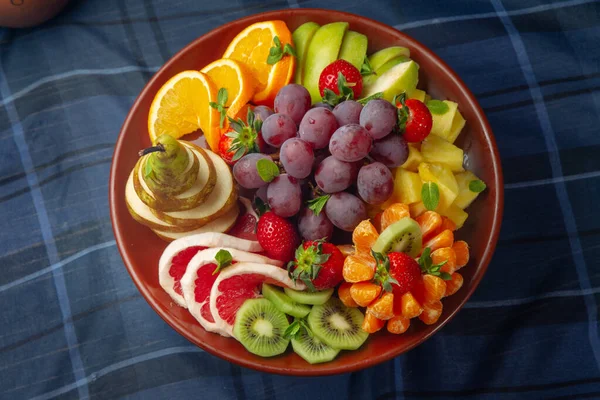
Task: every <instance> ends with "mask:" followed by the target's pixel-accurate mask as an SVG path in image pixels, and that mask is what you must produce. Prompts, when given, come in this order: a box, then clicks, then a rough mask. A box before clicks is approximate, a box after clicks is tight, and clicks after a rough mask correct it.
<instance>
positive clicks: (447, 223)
mask: <svg viewBox="0 0 600 400" xmlns="http://www.w3.org/2000/svg"><path fill="white" fill-rule="evenodd" d="M446 229H450V230H451V231H452V232H454V231H455V230H456V224H455V223H454V221H452V220H451V219H450V218H448V217H445V216H443V217H442V226H441V227H440V232H441V231H443V230H446Z"/></svg>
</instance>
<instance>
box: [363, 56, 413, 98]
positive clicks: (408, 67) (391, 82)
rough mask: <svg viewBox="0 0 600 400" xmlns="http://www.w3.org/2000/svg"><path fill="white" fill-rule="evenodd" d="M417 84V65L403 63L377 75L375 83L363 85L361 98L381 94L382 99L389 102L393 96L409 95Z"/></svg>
mask: <svg viewBox="0 0 600 400" xmlns="http://www.w3.org/2000/svg"><path fill="white" fill-rule="evenodd" d="M418 82H419V65H418V64H417V63H416V62H414V61H408V62H403V63H400V64H397V65H395V66H394V67H392V68H390V69H389V70H388V71H386V72H384V73H383V74H381V75H379V76H378V77H377V79H376V80H375V82H373V83H369V84H368V85H364V87H363V94H362V95H363V97H368V96H371V95H374V94H375V93H379V92H383V98H384V99H386V100H387V101H389V102H392V101H393V100H394V96H396V95H397V94H399V93H402V92H405V93H406V94H407V95H410V94H411V93H412V92H413V90H415V89H416V88H417V83H418Z"/></svg>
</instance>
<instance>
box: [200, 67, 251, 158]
mask: <svg viewBox="0 0 600 400" xmlns="http://www.w3.org/2000/svg"><path fill="white" fill-rule="evenodd" d="M200 72H202V73H204V74H206V75H208V76H209V77H210V78H211V80H212V81H213V82H214V83H215V85H216V86H217V88H218V89H221V88H224V89H227V102H226V103H225V107H228V108H227V115H228V116H229V117H231V118H234V119H235V118H236V117H238V115H239V114H240V111H242V110H245V111H246V113H247V109H245V108H244V107H245V106H246V104H247V103H248V102H249V101H250V100H251V99H252V96H253V95H254V90H255V88H256V83H257V82H256V79H255V78H254V74H253V73H252V71H251V70H250V69H249V68H248V67H247V66H246V65H245V64H242V63H241V62H239V61H236V60H232V59H229V58H221V59H220V60H216V61H213V62H212V63H210V64H208V65H207V66H206V67H204V68H202V70H201V71H200ZM244 119H246V115H245V114H244ZM227 125H228V123H227V120H225V121H224V123H223V128H226V126H227ZM211 140H212V138H211ZM207 141H208V142H209V144H210V141H209V138H208V137H207ZM215 142H216V143H217V144H218V143H219V141H218V140H216V141H215ZM211 147H212V146H211Z"/></svg>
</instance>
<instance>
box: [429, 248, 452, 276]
mask: <svg viewBox="0 0 600 400" xmlns="http://www.w3.org/2000/svg"><path fill="white" fill-rule="evenodd" d="M431 261H432V262H433V263H434V264H441V263H443V262H444V261H445V262H446V263H445V264H444V265H442V269H441V271H442V272H447V273H449V274H450V275H452V273H453V272H454V271H456V253H455V252H454V249H453V248H452V247H442V248H441V249H437V250H435V251H433V252H432V253H431Z"/></svg>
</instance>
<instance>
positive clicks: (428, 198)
mask: <svg viewBox="0 0 600 400" xmlns="http://www.w3.org/2000/svg"><path fill="white" fill-rule="evenodd" d="M421 200H422V201H423V204H424V205H425V208H426V209H428V210H429V211H433V210H435V209H436V208H437V206H438V204H439V203H440V189H439V188H438V185H437V184H436V183H435V182H424V183H423V187H422V188H421Z"/></svg>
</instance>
